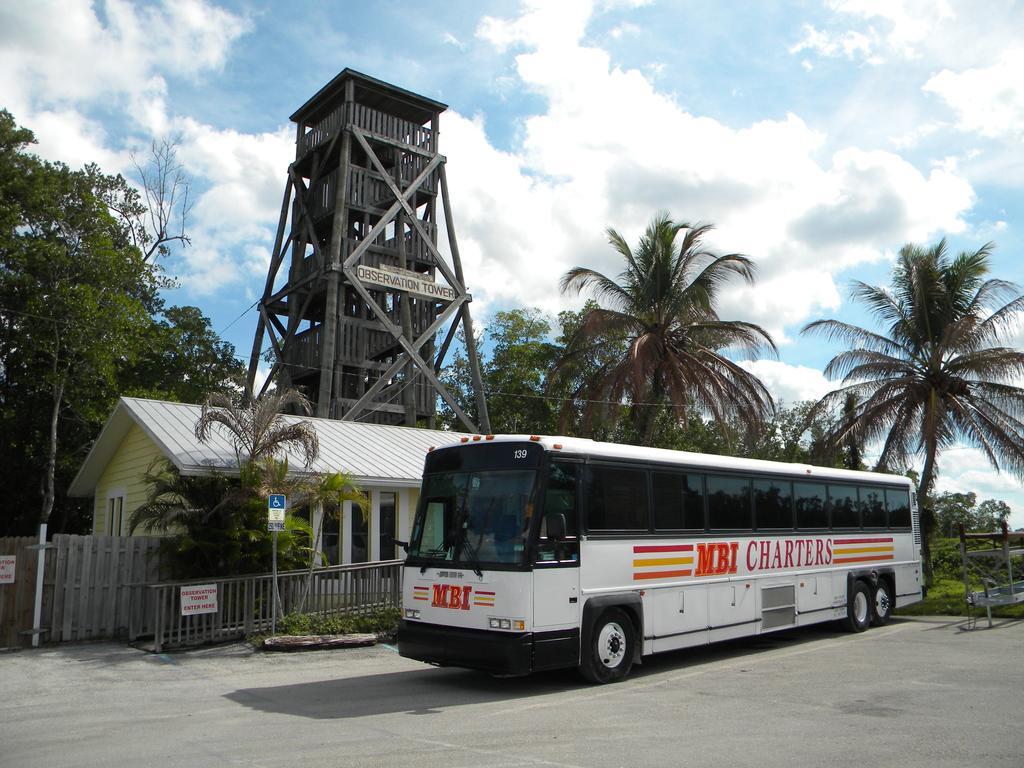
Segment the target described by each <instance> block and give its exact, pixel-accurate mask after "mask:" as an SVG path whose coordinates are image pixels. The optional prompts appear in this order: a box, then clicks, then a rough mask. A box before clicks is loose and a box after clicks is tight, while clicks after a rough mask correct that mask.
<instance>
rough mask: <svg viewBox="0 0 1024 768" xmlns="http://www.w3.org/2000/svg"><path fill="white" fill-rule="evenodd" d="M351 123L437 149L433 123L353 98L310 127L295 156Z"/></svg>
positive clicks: (317, 145)
mask: <svg viewBox="0 0 1024 768" xmlns="http://www.w3.org/2000/svg"><path fill="white" fill-rule="evenodd" d="M348 123H351V124H352V125H354V126H356V127H357V128H361V129H363V130H364V131H366V132H368V133H372V134H375V135H377V136H381V137H383V138H386V139H391V140H393V141H398V142H400V143H402V144H407V145H409V146H410V147H416V148H418V149H422V150H426V151H428V152H432V151H434V146H435V145H434V132H433V131H432V130H431V129H430V128H429V127H427V126H425V125H420V124H418V123H415V122H413V121H411V120H403V119H402V118H400V117H396V116H395V115H389V114H387V113H385V112H380V111H378V110H376V109H373V108H372V107H367V106H364V105H362V104H357V103H354V102H353V103H349V104H341V105H339V106H338V107H337V108H336V109H334V110H333V111H331V112H330V113H329V114H328V115H327V116H326V117H325V118H324V119H323V120H321V121H320V122H318V123H316V125H313V126H312V127H310V128H309V130H307V131H306V132H305V133H304V134H303V135H302V138H301V139H299V145H298V147H296V153H295V159H296V160H301V159H302V158H303V157H305V156H306V154H307V153H309V152H311V151H313V150H314V149H316V148H317V147H319V146H320V145H321V144H323V143H324V142H326V141H329V140H330V139H332V138H334V136H336V135H337V134H338V132H339V131H340V130H341V129H342V128H343V127H344V126H345V125H346V124H348Z"/></svg>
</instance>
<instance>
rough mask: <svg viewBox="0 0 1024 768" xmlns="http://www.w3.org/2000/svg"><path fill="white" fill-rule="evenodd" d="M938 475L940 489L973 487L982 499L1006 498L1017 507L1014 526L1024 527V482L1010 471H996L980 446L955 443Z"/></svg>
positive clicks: (941, 462)
mask: <svg viewBox="0 0 1024 768" xmlns="http://www.w3.org/2000/svg"><path fill="white" fill-rule="evenodd" d="M938 468H939V474H938V476H937V477H936V479H935V490H936V492H937V493H944V492H947V491H948V492H951V493H966V492H970V491H973V492H974V493H976V494H977V495H978V501H984V500H985V499H1002V500H1003V501H1005V502H1006V503H1007V504H1009V505H1010V507H1011V508H1012V509H1013V512H1012V514H1011V515H1010V527H1011V528H1020V527H1024V485H1022V483H1021V481H1020V480H1018V479H1017V478H1015V477H1014V476H1013V475H1011V474H1010V473H1008V472H1005V471H1004V472H996V471H995V470H993V469H992V465H991V464H990V463H989V461H988V459H987V458H985V455H984V454H983V453H982V452H981V451H979V450H977V449H976V448H967V447H955V448H952V449H949V450H947V451H945V452H944V453H942V454H941V455H940V456H939V459H938Z"/></svg>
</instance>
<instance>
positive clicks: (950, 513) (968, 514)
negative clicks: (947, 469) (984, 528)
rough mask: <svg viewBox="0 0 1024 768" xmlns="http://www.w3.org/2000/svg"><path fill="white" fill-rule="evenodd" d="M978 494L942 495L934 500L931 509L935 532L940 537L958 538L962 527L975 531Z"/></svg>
mask: <svg viewBox="0 0 1024 768" xmlns="http://www.w3.org/2000/svg"><path fill="white" fill-rule="evenodd" d="M977 503H978V496H977V494H975V493H973V492H971V493H950V492H946V493H941V494H939V495H938V496H936V497H935V498H933V499H932V502H931V509H932V514H934V516H935V532H936V534H937V535H939V536H947V537H952V536H957V535H959V534H958V531H959V530H960V526H961V525H963V526H964V527H966V528H967V530H974V520H975V514H976V509H975V507H976V505H977Z"/></svg>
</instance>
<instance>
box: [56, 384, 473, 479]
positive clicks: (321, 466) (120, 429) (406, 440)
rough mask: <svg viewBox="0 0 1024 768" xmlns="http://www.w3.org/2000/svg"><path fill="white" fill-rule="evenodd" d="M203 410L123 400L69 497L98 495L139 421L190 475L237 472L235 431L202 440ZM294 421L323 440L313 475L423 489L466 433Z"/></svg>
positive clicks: (296, 461)
mask: <svg viewBox="0 0 1024 768" xmlns="http://www.w3.org/2000/svg"><path fill="white" fill-rule="evenodd" d="M201 411H202V409H201V407H200V406H198V405H192V404H190V403H171V402H167V401H164V400H144V399H141V398H136V397H122V398H121V399H120V400H119V401H118V403H117V405H116V406H115V408H114V411H113V413H111V415H110V418H109V419H107V423H106V424H105V425H104V426H103V430H102V431H101V432H100V435H99V437H98V438H97V439H96V443H95V444H94V445H93V447H92V450H90V451H89V455H88V456H87V457H86V459H85V462H84V463H83V464H82V466H81V468H80V469H79V470H78V474H77V475H76V476H75V479H74V480H73V481H72V482H71V485H70V486H69V488H68V495H70V496H91V495H93V493H94V492H95V489H96V484H97V483H98V482H99V479H100V476H101V475H102V474H103V470H104V469H105V468H106V466H107V464H109V463H110V460H111V459H112V458H113V456H114V454H115V452H116V451H117V448H118V446H120V445H121V442H122V441H123V440H124V438H125V435H127V434H128V431H129V430H130V429H131V426H132V424H137V425H138V426H139V427H140V428H141V429H142V430H143V431H144V432H145V433H146V434H147V435H148V436H149V438H150V439H151V440H153V442H154V443H156V445H157V447H158V448H159V449H160V450H161V451H162V452H163V454H164V455H165V456H166V457H167V458H168V459H170V460H171V461H172V462H173V463H174V465H175V466H176V467H177V468H178V469H179V471H180V472H181V473H182V474H184V475H199V474H205V473H206V472H209V471H211V470H212V469H217V470H220V471H222V472H225V473H227V474H230V473H233V472H237V471H238V462H237V459H236V456H235V450H234V447H233V444H232V442H231V439H230V436H229V434H228V433H227V432H226V431H225V430H223V429H221V428H220V427H217V426H215V427H214V429H213V434H212V435H211V437H210V439H209V440H208V441H207V442H205V443H201V442H199V440H197V439H196V436H195V432H194V430H195V425H196V421H198V419H199V415H200V413H201ZM283 418H284V419H286V420H288V421H303V420H305V421H309V422H310V423H311V424H312V425H313V427H314V428H315V429H316V433H317V437H318V438H319V440H320V455H319V457H318V458H317V459H316V460H315V461H314V462H313V464H312V466H311V467H310V468H309V469H310V471H313V472H339V471H340V472H345V473H347V474H349V475H351V476H352V477H353V479H354V480H356V481H357V482H359V483H361V484H363V485H385V484H386V485H395V486H416V485H419V483H420V479H421V478H422V475H423V459H424V457H425V456H426V453H427V449H428V448H430V447H432V446H442V445H449V444H451V443H457V442H459V440H460V439H461V438H462V437H463V433H461V432H441V431H439V430H430V429H413V428H410V427H390V426H381V425H379V424H364V423H361V422H357V421H338V420H336V419H317V418H303V417H298V416H285V417H283ZM287 456H288V465H289V467H291V468H292V469H293V470H295V471H303V470H304V467H303V460H302V457H301V456H300V455H299V454H298V453H289V454H287Z"/></svg>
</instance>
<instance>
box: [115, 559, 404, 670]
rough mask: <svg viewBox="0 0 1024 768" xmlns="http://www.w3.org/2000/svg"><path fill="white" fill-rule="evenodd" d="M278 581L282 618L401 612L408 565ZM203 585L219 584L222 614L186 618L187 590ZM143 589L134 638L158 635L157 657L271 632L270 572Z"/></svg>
mask: <svg viewBox="0 0 1024 768" xmlns="http://www.w3.org/2000/svg"><path fill="white" fill-rule="evenodd" d="M277 583H278V595H279V604H278V614H277V615H278V617H279V618H280V617H282V616H285V615H287V614H289V613H307V614H315V615H318V616H341V615H351V614H359V613H368V612H371V611H375V610H379V609H381V608H390V607H395V608H397V607H399V606H400V605H401V600H402V561H401V560H387V561H383V562H377V563H363V564H358V565H334V566H330V567H327V568H317V569H314V570H313V571H312V572H310V571H309V570H301V571H285V572H282V573H278V575H277ZM201 585H216V587H217V609H216V611H215V612H213V613H202V614H191V615H186V616H183V615H182V613H181V590H182V588H183V587H186V588H187V587H196V586H201ZM137 587H138V588H140V589H142V591H143V592H144V599H143V601H142V604H143V608H142V610H141V612H140V613H141V615H139V614H136V613H134V612H133V615H132V617H131V625H130V628H129V640H131V641H134V640H137V639H139V637H141V636H142V635H143V634H149V633H150V632H152V633H153V645H154V647H153V650H154V651H155V652H156V653H160V652H161V651H162V650H165V649H167V648H177V647H184V646H189V645H200V644H202V643H210V642H217V641H222V640H232V639H237V638H240V637H245V636H247V635H251V634H256V633H259V632H269V631H270V628H271V620H272V607H273V603H272V602H271V601H272V595H273V577H272V575H271V574H269V573H261V574H253V575H249V576H236V577H232V578H222V579H201V580H192V581H173V582H161V583H159V584H143V585H137Z"/></svg>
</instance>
